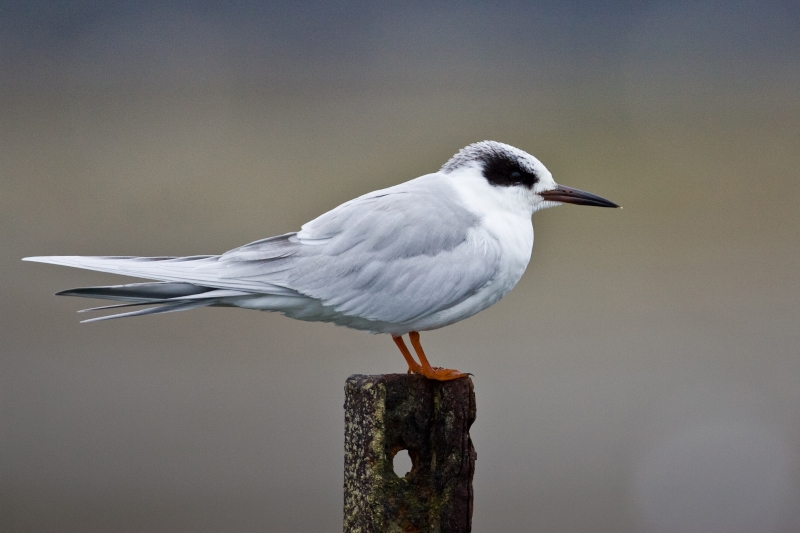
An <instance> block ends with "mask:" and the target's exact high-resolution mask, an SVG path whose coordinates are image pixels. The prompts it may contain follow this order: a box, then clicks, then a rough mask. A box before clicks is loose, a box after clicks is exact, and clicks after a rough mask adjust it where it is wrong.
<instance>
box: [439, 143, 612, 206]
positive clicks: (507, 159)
mask: <svg viewBox="0 0 800 533" xmlns="http://www.w3.org/2000/svg"><path fill="white" fill-rule="evenodd" d="M441 172H443V173H445V174H454V175H455V174H462V173H463V174H465V175H471V176H473V177H474V178H476V179H477V180H478V181H481V182H482V183H484V184H485V183H488V184H489V185H490V190H491V192H492V193H493V195H496V196H497V197H498V198H500V199H502V200H503V201H504V203H506V201H508V203H523V204H525V206H526V207H528V208H530V211H531V213H534V212H536V211H539V210H540V209H546V208H548V207H554V206H557V205H561V204H562V203H565V204H577V205H594V206H598V207H619V206H618V205H617V204H615V203H614V202H611V201H609V200H606V199H605V198H601V197H600V196H597V195H594V194H592V193H588V192H585V191H581V190H579V189H573V188H571V187H565V186H563V185H558V184H557V183H556V182H555V180H554V179H553V175H552V174H550V171H549V170H547V167H545V166H544V165H543V164H542V162H541V161H539V160H538V159H536V158H535V157H533V156H532V155H530V154H529V153H527V152H525V151H523V150H520V149H519V148H514V147H513V146H510V145H508V144H503V143H500V142H495V141H482V142H478V143H474V144H470V145H469V146H466V147H464V148H462V149H461V150H460V151H459V152H458V153H457V154H456V155H454V156H453V157H452V158H450V160H449V161H448V162H447V163H445V164H444V166H442V168H441Z"/></svg>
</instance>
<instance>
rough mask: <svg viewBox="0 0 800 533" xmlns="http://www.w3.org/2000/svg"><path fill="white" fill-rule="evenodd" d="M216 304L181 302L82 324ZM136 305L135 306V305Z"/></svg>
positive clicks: (91, 319)
mask: <svg viewBox="0 0 800 533" xmlns="http://www.w3.org/2000/svg"><path fill="white" fill-rule="evenodd" d="M213 303H214V300H213V299H209V300H200V301H191V300H190V301H188V302H180V303H168V304H164V305H161V306H157V307H148V308H147V309H139V310H138V311H130V312H128V313H118V314H116V315H106V316H99V317H96V318H89V319H87V320H81V324H86V323H88V322H100V321H101V320H111V319H112V318H126V317H132V316H144V315H158V314H161V313H174V312H176V311H188V310H189V309H196V308H198V307H205V306H207V305H212V304H213ZM134 305H135V304H134Z"/></svg>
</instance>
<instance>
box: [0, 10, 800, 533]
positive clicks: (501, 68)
mask: <svg viewBox="0 0 800 533" xmlns="http://www.w3.org/2000/svg"><path fill="white" fill-rule="evenodd" d="M798 6H800V4H798V3H797V2H795V1H792V0H786V1H756V0H753V1H721V0H720V1H703V0H699V1H683V2H680V1H676V2H605V3H603V5H600V4H599V3H597V2H590V1H573V2H516V3H515V2H497V1H495V2H461V3H458V4H447V3H442V2H419V3H406V4H403V5H400V4H394V3H393V4H384V5H379V4H377V3H371V2H361V3H329V2H284V1H276V2H255V1H253V2H247V1H242V2H224V3H216V2H197V3H194V4H193V5H189V4H188V3H184V2H171V1H167V2H146V1H145V2H141V1H140V2H99V1H89V0H87V1H72V2H56V1H31V0H27V1H24V2H22V1H14V0H10V1H9V0H6V1H4V2H3V3H2V5H1V6H0V245H2V254H0V302H1V303H0V336H1V337H2V339H1V341H0V530H2V531H4V532H23V531H24V532H31V531H36V532H48V531H53V532H55V531H58V532H70V531H75V532H78V531H80V532H95V531H96V532H101V531H102V532H127V531H164V532H184V531H185V532H198V531H209V532H212V531H241V532H247V531H281V532H310V531H314V532H317V531H319V532H323V531H341V527H342V526H341V523H342V516H341V507H342V465H343V459H342V456H343V449H342V447H343V411H342V403H343V400H344V392H343V385H344V380H345V379H346V377H347V376H348V375H350V374H353V373H363V374H369V373H391V372H402V371H404V369H405V366H404V362H403V359H402V357H401V356H400V354H399V353H397V349H396V348H395V346H394V345H393V343H392V342H390V340H389V338H388V337H384V336H370V335H366V334H363V333H359V332H355V331H349V330H345V329H340V328H335V327H333V326H330V325H324V324H309V323H301V322H295V321H292V320H289V319H287V318H284V317H281V316H278V315H268V314H263V313H256V312H250V311H244V310H231V309H203V310H198V311H192V312H188V313H176V314H170V315H162V316H158V317H144V318H133V319H127V320H119V321H111V322H102V323H98V324H87V325H80V324H78V320H79V319H80V318H82V316H81V315H76V314H75V313H74V312H75V311H76V310H77V309H81V308H83V307H86V306H89V305H91V304H93V303H94V302H92V301H81V300H78V299H67V298H55V297H53V296H52V295H53V293H54V292H56V291H58V290H61V289H67V288H72V287H76V286H82V285H100V284H115V283H122V282H125V281H128V279H126V278H121V277H115V276H111V275H105V274H99V273H92V272H85V271H79V270H73V269H68V268H64V267H55V266H49V265H41V264H31V263H22V262H21V261H20V258H22V257H24V256H29V255H57V254H71V255H79V254H80V255H191V254H207V253H221V252H223V251H225V250H228V249H230V248H233V247H235V246H238V245H241V244H244V243H247V242H250V241H253V240H256V239H259V238H263V237H267V236H270V235H275V234H280V233H284V232H288V231H293V230H297V229H298V228H299V227H300V225H301V224H302V223H304V222H306V221H308V220H310V219H312V218H314V217H315V216H317V215H319V214H321V213H322V212H324V211H326V210H328V209H331V208H333V207H335V206H336V205H338V204H339V203H341V202H343V201H346V200H348V199H350V198H352V197H354V196H357V195H360V194H363V193H366V192H369V191H371V190H374V189H378V188H382V187H387V186H390V185H393V184H396V183H399V182H402V181H405V180H408V179H410V178H413V177H416V176H419V175H421V174H425V173H428V172H432V171H435V170H437V169H438V168H439V166H440V165H442V164H443V163H444V162H445V161H446V160H447V159H448V158H449V157H450V156H451V155H452V154H453V153H455V152H456V151H457V150H458V149H459V148H461V147H462V146H464V145H466V144H468V143H471V142H475V141H479V140H483V139H494V140H498V141H503V142H507V143H510V144H513V145H515V146H518V147H520V148H522V149H524V150H527V151H529V152H531V153H532V154H534V155H536V156H537V157H538V158H539V159H541V160H542V162H544V163H545V164H546V165H547V166H548V167H549V169H550V170H551V171H552V172H553V175H554V176H555V178H556V180H557V181H559V182H560V183H563V184H565V185H569V186H573V187H579V188H582V189H586V190H589V191H591V192H594V193H596V194H600V195H602V196H605V197H607V198H610V199H612V200H613V201H615V202H618V203H620V204H622V205H623V206H624V207H625V209H624V210H622V211H619V210H617V211H614V210H604V209H590V208H579V207H575V206H564V207H561V208H558V209H552V210H549V211H546V212H543V213H539V214H536V215H535V217H534V227H535V231H536V245H535V247H534V250H533V256H532V259H531V263H530V267H529V269H528V272H527V273H526V275H525V276H524V277H523V279H522V281H521V282H520V283H519V285H518V286H517V288H516V289H515V290H514V291H513V292H512V293H511V294H509V295H508V296H507V297H506V298H505V299H504V300H503V301H502V302H500V303H499V304H497V305H496V306H494V307H493V308H491V309H489V310H487V311H485V312H483V313H481V314H479V315H477V316H475V317H473V318H471V319H470V320H468V321H465V322H461V323H459V324H456V325H454V326H451V327H448V328H445V329H443V330H439V331H435V332H429V333H426V334H425V335H423V340H424V343H425V346H426V349H427V350H428V353H429V354H431V357H432V359H433V361H434V362H435V363H437V364H440V365H445V366H451V367H456V368H459V369H461V370H463V371H469V372H473V373H474V374H475V377H474V378H473V379H474V381H475V388H476V394H477V402H478V418H477V421H476V422H475V424H474V426H473V428H472V437H473V440H474V443H475V447H476V449H477V452H478V462H477V471H476V476H475V514H474V530H475V531H543V532H558V531H564V532H566V531H569V532H582V531H583V532H589V531H594V532H605V531H616V532H654V533H661V532H679V533H681V532H687V533H689V532H705V533H713V532H726V533H732V532H748V533H752V532H789V531H798V530H800V505H798V501H800V386H798V385H799V384H800V280H799V279H798V273H799V272H800V210H798V208H797V198H798V194H800V182H799V181H798V169H800V7H798ZM100 303H102V302H100ZM83 317H84V318H85V315H84V316H83Z"/></svg>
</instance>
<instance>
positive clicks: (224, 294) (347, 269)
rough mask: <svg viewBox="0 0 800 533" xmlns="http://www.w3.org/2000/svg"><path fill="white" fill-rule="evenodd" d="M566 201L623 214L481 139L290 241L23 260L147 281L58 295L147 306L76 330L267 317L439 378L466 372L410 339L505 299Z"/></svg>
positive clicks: (519, 153)
mask: <svg viewBox="0 0 800 533" xmlns="http://www.w3.org/2000/svg"><path fill="white" fill-rule="evenodd" d="M565 203H567V204H577V205H586V206H598V207H609V208H617V207H620V206H618V205H617V204H615V203H613V202H611V201H609V200H606V199H605V198H602V197H600V196H597V195H594V194H591V193H588V192H585V191H582V190H579V189H573V188H571V187H566V186H563V185H558V184H557V183H556V182H555V180H554V179H553V176H552V174H551V173H550V171H548V170H547V168H546V167H545V166H544V164H542V163H541V162H540V161H539V160H538V159H536V158H535V157H534V156H532V155H530V154H529V153H527V152H525V151H523V150H521V149H519V148H515V147H513V146H510V145H508V144H504V143H501V142H496V141H481V142H477V143H473V144H470V145H468V146H466V147H464V148H462V149H461V150H460V151H458V153H456V154H455V155H454V156H453V157H451V158H450V159H449V160H448V161H447V162H446V163H445V164H444V165H443V166H442V167H441V168H440V169H439V170H438V171H437V172H434V173H431V174H426V175H424V176H421V177H418V178H416V179H412V180H410V181H406V182H404V183H400V184H398V185H395V186H392V187H389V188H386V189H381V190H377V191H374V192H370V193H367V194H364V195H362V196H359V197H357V198H355V199H353V200H350V201H348V202H345V203H343V204H342V205H340V206H338V207H336V208H334V209H332V210H330V211H328V212H327V213H324V214H322V215H320V216H319V217H317V218H315V219H314V220H311V221H310V222H308V223H306V224H304V225H302V226H301V228H300V231H297V232H292V233H286V234H284V235H278V236H274V237H269V238H266V239H261V240H258V241H255V242H252V243H250V244H246V245H244V246H240V247H238V248H234V249H232V250H230V251H227V252H225V253H223V254H221V255H195V256H188V257H127V256H37V257H26V258H24V259H23V260H24V261H34V262H39V263H50V264H55V265H64V266H70V267H77V268H82V269H88V270H95V271H100V272H110V273H114V274H121V275H125V276H132V277H135V278H141V279H146V280H150V281H147V282H143V283H133V284H125V285H112V286H98V287H81V288H76V289H69V290H65V291H61V292H58V293H56V294H57V295H61V296H79V297H86V298H97V299H104V300H112V301H118V302H122V303H119V304H115V305H108V306H104V307H94V308H90V309H84V310H82V311H102V310H112V309H113V310H115V312H116V310H119V309H120V308H128V307H134V306H142V305H151V307H147V308H144V309H138V310H133V311H127V310H126V311H124V312H122V313H117V314H111V315H106V316H100V317H96V318H91V319H89V320H84V321H83V322H95V321H100V320H108V319H113V318H122V317H133V316H143V315H154V314H159V313H170V312H176V311H186V310H189V309H195V308H199V307H239V308H244V309H254V310H260V311H272V312H278V313H282V314H283V315H286V316H288V317H291V318H294V319H299V320H304V321H312V322H329V323H333V324H335V325H338V326H345V327H348V328H352V329H356V330H362V331H366V332H370V333H374V334H389V335H390V336H391V337H392V339H393V340H394V342H395V344H396V345H397V347H398V348H399V350H400V353H401V354H402V355H403V357H404V358H405V361H406V363H407V365H408V372H409V373H414V374H421V375H423V376H425V377H426V378H428V379H432V380H438V381H448V380H452V379H459V378H463V377H466V376H467V374H465V373H463V372H460V371H458V370H455V369H448V368H440V367H434V366H432V365H431V363H430V362H429V360H428V358H427V356H426V355H425V352H424V351H423V349H422V344H421V342H420V333H419V332H421V331H430V330H434V329H438V328H442V327H445V326H448V325H451V324H454V323H456V322H459V321H461V320H464V319H466V318H468V317H471V316H473V315H475V314H476V313H478V312H480V311H483V310H484V309H486V308H488V307H490V306H492V305H494V304H495V303H497V302H498V301H499V300H500V299H501V298H503V296H505V295H506V294H508V292H509V291H511V289H512V288H514V286H515V285H516V284H517V282H518V281H519V280H520V278H521V277H522V275H523V273H524V272H525V269H526V267H527V266H528V262H529V261H530V257H531V253H532V249H533V223H532V215H533V214H534V213H535V212H537V211H540V210H542V209H546V208H549V207H554V206H558V205H561V204H565ZM403 335H408V337H409V340H410V342H411V345H412V347H413V348H414V351H415V353H416V354H417V357H418V359H419V362H417V361H416V360H415V359H414V357H413V356H412V355H411V352H410V351H409V349H408V347H407V346H406V344H405V341H404V340H403Z"/></svg>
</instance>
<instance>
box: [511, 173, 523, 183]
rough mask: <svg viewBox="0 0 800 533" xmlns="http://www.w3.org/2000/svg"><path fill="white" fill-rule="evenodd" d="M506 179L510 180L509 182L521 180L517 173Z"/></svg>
mask: <svg viewBox="0 0 800 533" xmlns="http://www.w3.org/2000/svg"><path fill="white" fill-rule="evenodd" d="M508 177H509V178H510V179H511V181H519V180H521V179H522V174H520V173H519V172H512V173H511V174H510V175H509V176H508Z"/></svg>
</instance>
